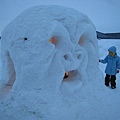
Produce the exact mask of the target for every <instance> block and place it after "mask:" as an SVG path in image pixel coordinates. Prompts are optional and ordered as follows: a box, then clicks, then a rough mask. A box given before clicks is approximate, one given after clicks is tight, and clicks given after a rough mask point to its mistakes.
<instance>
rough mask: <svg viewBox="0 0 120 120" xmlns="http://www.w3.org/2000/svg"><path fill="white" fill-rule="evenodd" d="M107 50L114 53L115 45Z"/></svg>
mask: <svg viewBox="0 0 120 120" xmlns="http://www.w3.org/2000/svg"><path fill="white" fill-rule="evenodd" d="M108 51H112V52H114V53H116V47H115V46H111V47H110V48H109V49H108Z"/></svg>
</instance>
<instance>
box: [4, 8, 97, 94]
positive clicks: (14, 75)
mask: <svg viewBox="0 0 120 120" xmlns="http://www.w3.org/2000/svg"><path fill="white" fill-rule="evenodd" d="M97 47H98V46H97V39H96V31H95V28H94V25H93V24H92V22H91V21H90V20H89V18H88V17H87V16H86V15H84V14H82V13H80V12H79V11H76V10H74V9H71V8H66V7H60V6H37V7H33V8H30V9H28V10H26V11H24V12H23V13H22V14H20V15H19V16H18V17H17V18H16V19H14V20H13V21H12V22H11V23H10V24H9V25H8V26H7V27H6V28H5V29H4V31H3V32H2V61H3V76H2V81H3V83H5V84H6V85H13V91H14V90H15V91H21V90H23V91H24V90H43V91H46V92H48V91H49V92H50V91H52V92H57V91H62V92H64V91H70V92H71V91H75V90H78V89H79V88H82V85H84V84H87V80H88V79H89V81H90V80H91V77H92V76H93V74H95V73H94V69H95V68H97V65H98V60H97V59H98V48H97ZM95 70H96V69H95ZM65 73H67V74H68V75H67V77H66V76H65Z"/></svg>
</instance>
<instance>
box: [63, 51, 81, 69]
mask: <svg viewBox="0 0 120 120" xmlns="http://www.w3.org/2000/svg"><path fill="white" fill-rule="evenodd" d="M82 58H83V54H82V52H81V51H79V50H76V51H75V52H74V53H73V54H72V53H67V54H65V55H64V59H63V64H64V67H65V70H66V71H72V70H75V69H77V68H78V67H79V65H80V63H81V61H82Z"/></svg>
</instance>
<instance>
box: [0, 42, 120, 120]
mask: <svg viewBox="0 0 120 120" xmlns="http://www.w3.org/2000/svg"><path fill="white" fill-rule="evenodd" d="M98 43H99V54H100V58H104V57H105V56H106V55H107V54H108V51H107V49H108V48H109V47H110V46H112V45H115V46H116V47H117V53H118V55H120V49H119V46H120V40H99V42H98ZM0 66H1V64H0ZM105 66H106V65H104V64H101V63H100V64H99V68H100V69H101V70H102V72H103V75H104V76H105V74H104V69H105ZM99 77H100V76H98V78H99ZM93 79H94V76H93ZM86 87H88V90H89V91H91V92H90V93H91V94H89V95H88V94H87V93H88V91H84V90H86V89H82V91H83V92H80V93H82V94H81V98H77V99H79V104H78V105H77V106H74V107H73V108H71V106H69V103H66V105H68V106H69V109H70V114H71V113H74V110H75V111H76V110H78V111H79V114H78V116H76V120H77V119H78V118H81V119H80V120H119V119H120V114H119V113H120V73H119V74H117V88H116V89H111V88H110V87H106V86H105V85H104V79H103V80H101V81H98V80H95V82H94V83H88V85H87V86H86ZM6 91H7V90H6ZM7 92H8V91H7ZM4 93H5V91H4ZM1 94H2V95H3V93H1V91H0V95H1ZM75 96H76V95H75ZM64 97H65V99H66V98H68V97H70V96H69V95H66V96H64ZM73 97H74V95H73ZM65 99H64V102H65ZM71 101H72V102H73V104H74V103H75V102H76V101H75V99H72V100H71ZM56 107H57V104H56ZM24 112H25V111H24ZM63 113H64V114H66V108H65V106H63ZM31 114H34V113H32V111H30V113H29V114H25V113H24V115H25V116H26V120H27V118H28V119H29V120H30V119H31V120H32V119H33V118H34V117H33V116H32V115H31ZM18 115H19V113H18ZM0 116H1V114H0ZM13 116H14V115H13ZM25 116H23V117H25ZM68 116H69V114H68ZM20 117H21V116H20ZM23 117H21V119H23ZM42 117H43V116H42V115H41V116H40V119H42ZM58 117H60V116H59V115H58ZM48 118H49V117H48ZM5 119H6V120H7V117H6V118H4V120H5ZM34 119H35V118H34ZM53 119H54V117H53ZM58 119H59V118H58ZM1 120H3V119H1ZM63 120H66V119H65V118H64V119H63ZM71 120H72V119H71Z"/></svg>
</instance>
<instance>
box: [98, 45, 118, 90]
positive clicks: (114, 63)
mask: <svg viewBox="0 0 120 120" xmlns="http://www.w3.org/2000/svg"><path fill="white" fill-rule="evenodd" d="M108 52H109V54H108V55H107V56H106V57H105V59H104V60H99V62H101V63H103V64H105V63H107V66H106V69H105V73H106V76H105V85H106V86H109V82H110V81H111V88H112V89H114V88H116V74H117V73H119V70H118V69H120V57H119V56H118V55H117V53H116V47H115V46H112V47H110V48H109V49H108Z"/></svg>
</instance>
